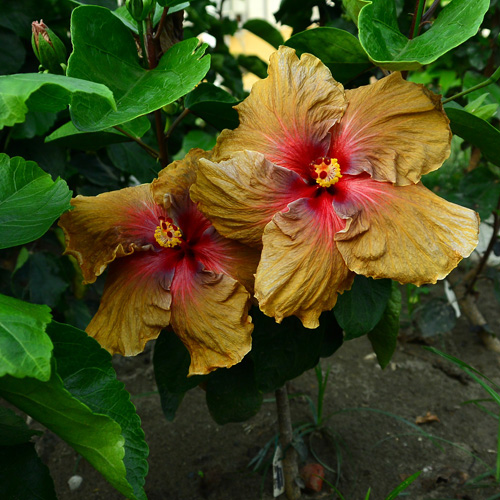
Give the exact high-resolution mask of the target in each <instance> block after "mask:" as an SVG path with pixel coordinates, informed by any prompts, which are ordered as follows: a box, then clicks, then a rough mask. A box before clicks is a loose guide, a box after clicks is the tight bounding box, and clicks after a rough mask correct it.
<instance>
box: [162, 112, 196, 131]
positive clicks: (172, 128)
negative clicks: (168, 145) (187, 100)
mask: <svg viewBox="0 0 500 500" xmlns="http://www.w3.org/2000/svg"><path fill="white" fill-rule="evenodd" d="M189 113H191V111H190V110H189V109H188V108H185V109H184V111H183V112H182V113H181V114H180V115H179V116H178V117H177V118H176V119H175V120H174V121H173V122H172V125H170V127H169V129H168V130H167V131H166V132H165V139H168V138H169V137H170V136H171V135H172V132H173V131H174V129H175V127H177V125H179V123H180V122H181V121H182V120H184V118H186V116H187V115H189Z"/></svg>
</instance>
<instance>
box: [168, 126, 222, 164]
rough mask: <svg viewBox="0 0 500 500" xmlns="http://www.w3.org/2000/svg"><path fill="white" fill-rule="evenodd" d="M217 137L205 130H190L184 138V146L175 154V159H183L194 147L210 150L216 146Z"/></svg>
mask: <svg viewBox="0 0 500 500" xmlns="http://www.w3.org/2000/svg"><path fill="white" fill-rule="evenodd" d="M215 143H216V137H214V136H213V135H211V134H208V133H207V132H204V131H203V130H190V131H189V132H188V133H187V134H186V135H185V136H184V137H183V138H182V148H181V149H180V151H179V152H178V153H176V154H175V156H174V160H182V158H184V157H185V156H186V155H187V153H188V152H189V151H190V150H191V149H192V148H201V149H204V150H205V151H209V150H210V149H212V148H213V147H214V146H215Z"/></svg>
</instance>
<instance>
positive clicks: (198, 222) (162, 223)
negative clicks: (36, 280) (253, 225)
mask: <svg viewBox="0 0 500 500" xmlns="http://www.w3.org/2000/svg"><path fill="white" fill-rule="evenodd" d="M207 155H208V153H205V152H203V151H201V150H192V151H191V152H190V153H189V155H188V156H187V157H186V158H185V159H184V160H182V161H178V162H174V163H173V164H171V165H169V166H168V167H167V168H165V169H164V170H162V171H161V172H160V174H159V176H158V179H156V180H155V181H153V183H152V184H151V185H150V184H143V185H141V186H137V187H131V188H125V189H121V190H119V191H114V192H110V193H104V194H101V195H98V196H95V197H86V196H77V197H76V198H74V199H73V200H72V202H71V203H72V205H73V207H74V208H73V210H71V211H69V212H67V213H65V214H63V216H62V217H61V219H60V222H59V225H60V226H61V227H62V228H63V230H64V232H65V235H66V247H67V248H66V253H68V254H70V255H73V256H74V257H76V258H77V259H78V262H79V264H80V267H81V268H82V272H83V277H84V280H85V282H86V283H93V282H94V281H95V280H96V277H97V276H99V275H101V274H102V273H103V272H104V270H105V269H106V267H107V266H108V265H109V271H108V274H107V276H106V284H105V288H104V294H103V296H102V299H101V304H100V307H99V310H98V311H97V313H96V315H95V316H94V318H93V319H92V321H91V322H90V324H89V325H88V327H87V333H88V334H89V335H91V336H92V337H94V338H95V339H96V340H97V341H98V342H99V343H100V344H101V345H102V346H103V347H104V348H105V349H107V350H108V351H109V352H110V353H112V354H113V353H120V354H123V355H126V356H129V355H135V354H138V353H140V352H142V351H143V350H144V346H145V344H146V342H147V341H149V340H152V339H155V338H157V337H158V335H159V334H160V331H161V330H162V329H163V328H166V327H167V326H171V327H172V329H173V330H174V332H175V333H176V334H177V336H178V337H179V338H180V339H181V340H182V342H183V343H184V345H185V346H186V347H187V349H188V350H189V353H190V355H191V366H190V368H189V374H190V375H194V374H200V375H203V374H206V373H209V372H210V371H212V370H215V369H216V368H219V367H230V366H232V365H234V364H236V363H238V362H239V361H241V359H242V358H243V356H244V355H245V354H246V353H247V352H248V351H249V350H250V348H251V332H252V329H253V325H252V322H251V318H250V316H248V310H249V307H250V293H249V292H250V291H251V290H252V287H253V273H254V272H255V269H256V266H257V262H258V252H255V251H253V250H251V249H249V248H248V247H245V246H244V245H241V244H239V243H237V242H235V241H232V240H228V239H226V238H223V237H222V236H220V235H219V234H218V233H217V231H216V230H215V229H214V227H213V226H212V225H211V224H210V222H209V221H208V219H207V218H206V217H205V216H204V215H203V214H202V213H201V212H199V211H198V210H197V208H196V205H195V204H194V203H193V202H192V201H191V200H190V198H189V194H188V193H189V188H190V186H191V184H192V183H193V181H194V179H195V177H196V173H195V169H196V165H197V164H198V161H199V159H200V157H202V156H207Z"/></svg>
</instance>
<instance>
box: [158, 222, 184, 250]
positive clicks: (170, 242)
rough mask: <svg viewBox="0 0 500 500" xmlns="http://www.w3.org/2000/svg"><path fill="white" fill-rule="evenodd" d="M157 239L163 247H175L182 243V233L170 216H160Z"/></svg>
mask: <svg viewBox="0 0 500 500" xmlns="http://www.w3.org/2000/svg"><path fill="white" fill-rule="evenodd" d="M155 240H156V241H157V242H158V245H160V246H162V247H165V248H173V247H176V246H178V245H180V244H181V243H182V233H181V230H180V229H179V228H178V227H177V226H176V225H175V224H174V221H173V220H172V219H171V218H170V217H168V218H166V219H165V218H164V217H160V225H159V226H158V227H157V228H156V230H155Z"/></svg>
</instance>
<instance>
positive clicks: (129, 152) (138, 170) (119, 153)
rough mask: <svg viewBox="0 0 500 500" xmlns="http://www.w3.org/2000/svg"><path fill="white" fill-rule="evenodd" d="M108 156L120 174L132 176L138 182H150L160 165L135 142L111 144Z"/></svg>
mask: <svg viewBox="0 0 500 500" xmlns="http://www.w3.org/2000/svg"><path fill="white" fill-rule="evenodd" d="M108 156H109V158H110V160H111V161H112V162H113V165H114V166H115V167H116V168H118V169H120V170H121V171H122V172H126V173H127V174H130V175H133V176H134V177H135V178H136V179H137V180H138V181H139V182H151V181H152V180H153V179H154V178H155V177H156V176H157V175H158V171H159V170H160V169H161V165H160V163H159V162H157V161H156V160H155V159H154V158H153V157H152V156H150V155H149V154H148V153H147V152H146V151H145V150H144V149H142V148H141V147H140V146H139V145H138V144H136V143H135V142H128V143H122V144H112V145H111V146H109V147H108Z"/></svg>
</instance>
